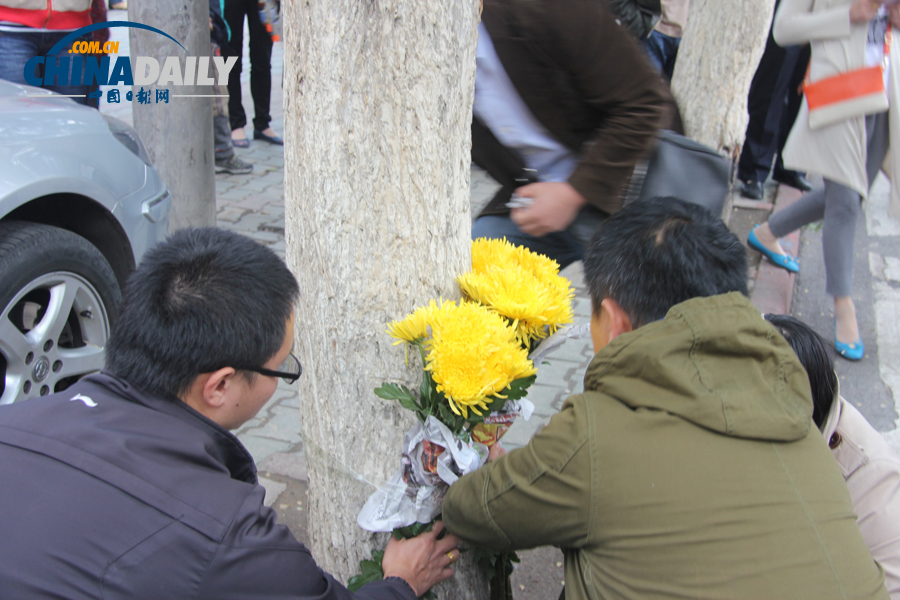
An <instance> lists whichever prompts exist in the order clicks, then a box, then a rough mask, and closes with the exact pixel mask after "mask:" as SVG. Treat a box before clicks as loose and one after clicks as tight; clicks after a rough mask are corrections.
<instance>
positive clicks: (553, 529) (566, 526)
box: [443, 396, 594, 550]
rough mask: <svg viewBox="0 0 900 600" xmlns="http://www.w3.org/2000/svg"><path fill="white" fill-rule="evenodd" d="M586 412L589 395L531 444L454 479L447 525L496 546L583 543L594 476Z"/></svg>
mask: <svg viewBox="0 0 900 600" xmlns="http://www.w3.org/2000/svg"><path fill="white" fill-rule="evenodd" d="M584 409H585V405H584V398H583V397H579V396H576V397H574V398H570V399H569V400H567V401H566V403H565V405H564V406H563V408H562V410H561V411H560V412H559V414H557V415H555V416H554V417H553V418H552V419H551V420H550V423H548V424H547V426H546V427H544V429H542V430H541V431H540V432H539V433H538V434H537V435H535V436H534V438H533V439H532V440H531V442H529V444H528V445H527V446H525V447H524V448H520V449H518V450H513V451H512V452H510V453H509V454H507V455H506V456H504V457H502V458H500V459H499V460H496V461H494V462H492V463H489V464H487V465H485V466H484V467H482V468H481V469H479V470H477V471H475V472H474V473H471V474H469V475H466V476H465V477H462V478H461V479H460V480H459V481H457V482H456V483H454V484H453V485H452V486H451V487H450V490H449V491H448V492H447V495H446V497H445V498H444V511H443V519H444V524H445V525H446V526H447V529H448V530H449V531H450V532H451V533H453V534H454V535H456V536H458V537H459V538H461V539H463V540H465V541H467V542H469V543H471V544H474V545H476V546H480V547H484V548H490V549H493V550H516V549H519V548H533V547H535V546H547V545H552V546H562V547H569V548H572V547H575V548H577V547H580V546H583V545H584V544H585V541H586V540H587V537H588V531H589V525H590V524H589V517H590V514H591V491H592V490H591V486H592V481H593V480H594V478H592V477H591V476H590V475H591V464H590V463H591V459H590V443H589V436H588V426H587V416H586V414H584V413H585V410H584Z"/></svg>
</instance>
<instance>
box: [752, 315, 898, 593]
mask: <svg viewBox="0 0 900 600" xmlns="http://www.w3.org/2000/svg"><path fill="white" fill-rule="evenodd" d="M766 320H767V321H769V322H770V323H771V324H772V325H774V326H775V328H776V329H777V330H778V332H779V333H780V334H781V335H782V336H784V339H786V340H787V342H788V344H790V345H791V348H792V349H793V350H794V353H795V354H796V355H797V358H799V359H800V364H802V365H803V368H804V369H805V370H806V374H807V375H808V376H809V386H810V388H811V389H812V399H813V421H815V423H816V427H818V428H819V431H821V432H822V435H823V436H824V437H825V441H826V442H828V446H829V448H831V453H832V455H834V458H835V460H837V462H838V465H840V467H841V473H843V475H844V480H845V481H846V482H847V488H848V489H849V490H850V499H851V500H852V501H853V511H854V512H855V513H856V515H857V517H856V520H857V523H858V524H859V530H860V532H861V533H862V536H863V539H864V540H865V541H866V545H867V546H868V547H869V551H870V552H871V553H872V558H874V559H875V561H876V562H877V563H878V564H879V565H881V567H882V568H883V569H884V585H885V587H886V588H887V591H888V592H889V593H890V595H891V599H892V600H900V456H898V455H897V452H896V451H895V450H894V449H893V448H891V447H890V446H889V445H888V443H887V442H886V441H885V440H884V438H883V437H881V434H880V433H878V432H877V431H876V430H875V428H874V427H872V426H871V425H870V424H869V422H868V421H867V420H866V418H865V417H864V416H862V414H861V413H860V412H859V411H858V410H856V408H855V407H854V406H853V405H852V404H851V403H849V402H847V401H846V400H844V398H843V397H842V396H841V395H840V389H839V387H838V378H837V373H835V372H834V365H833V364H832V363H831V359H830V358H829V356H828V351H827V350H826V346H825V341H824V340H823V339H822V338H821V337H820V336H819V334H818V333H816V332H815V331H813V330H812V328H811V327H810V326H809V325H807V324H806V323H804V322H803V321H800V320H798V319H795V318H794V317H791V316H788V315H771V314H770V315H766Z"/></svg>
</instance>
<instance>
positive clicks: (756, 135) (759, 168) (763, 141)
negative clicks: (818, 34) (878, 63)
mask: <svg viewBox="0 0 900 600" xmlns="http://www.w3.org/2000/svg"><path fill="white" fill-rule="evenodd" d="M776 8H777V4H776ZM808 64H809V45H808V44H807V45H804V46H788V47H786V48H782V47H781V46H779V45H778V44H777V43H775V38H773V37H772V30H771V28H770V29H769V39H768V40H767V41H766V49H765V51H764V52H763V55H762V58H761V59H760V61H759V66H758V67H757V68H756V74H755V75H754V76H753V81H752V82H751V84H750V94H749V95H748V97H747V112H748V113H749V114H750V122H749V123H748V125H747V136H746V139H745V140H744V149H743V151H742V152H741V159H740V161H739V162H738V178H739V179H740V180H741V181H753V180H756V181H758V182H760V183H762V182H763V181H765V180H766V178H767V177H768V176H769V170H770V169H771V168H772V159H773V158H774V157H775V154H776V153H777V154H778V158H777V162H776V163H775V173H776V174H778V173H780V172H782V171H784V164H783V163H782V160H781V150H782V149H783V148H784V143H785V141H787V137H788V134H789V133H790V132H791V128H792V127H793V126H794V121H795V120H796V119H797V113H798V112H799V110H800V103H801V102H802V101H803V95H802V94H800V93H799V92H798V91H797V90H798V88H799V86H800V84H801V83H802V82H803V78H804V76H805V75H806V67H807V65H808Z"/></svg>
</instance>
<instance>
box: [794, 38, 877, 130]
mask: <svg viewBox="0 0 900 600" xmlns="http://www.w3.org/2000/svg"><path fill="white" fill-rule="evenodd" d="M891 38H892V35H891V29H890V27H888V30H887V31H886V32H885V34H884V59H883V60H882V61H881V63H880V64H878V65H875V66H871V67H864V68H862V69H855V70H853V71H848V72H846V73H841V74H839V75H833V76H831V77H826V78H825V79H820V80H819V81H816V82H815V83H810V82H809V71H808V70H807V72H806V81H805V82H804V84H803V92H804V93H805V94H806V104H807V106H808V107H809V128H810V129H819V128H821V127H826V126H828V125H833V124H835V123H838V122H840V121H844V120H846V119H850V118H853V117H860V116H864V115H874V114H877V113H880V112H884V111H886V110H887V109H888V95H887V90H886V89H885V83H884V71H885V69H886V68H887V64H888V59H889V57H890V55H891V54H890V51H891Z"/></svg>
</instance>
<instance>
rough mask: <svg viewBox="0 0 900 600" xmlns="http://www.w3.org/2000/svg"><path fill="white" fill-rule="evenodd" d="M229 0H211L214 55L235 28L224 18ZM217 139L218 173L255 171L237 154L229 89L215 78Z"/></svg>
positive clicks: (211, 38)
mask: <svg viewBox="0 0 900 600" xmlns="http://www.w3.org/2000/svg"><path fill="white" fill-rule="evenodd" d="M224 3H225V0H209V38H210V44H211V56H221V48H222V46H224V45H225V44H227V43H228V40H229V38H230V37H231V31H230V30H229V28H228V23H226V22H225V20H224V19H223V18H222V8H223V6H222V5H223V4H224ZM213 95H214V96H215V97H214V98H213V140H214V142H215V152H216V173H231V174H232V175H245V174H247V173H252V172H253V165H252V164H250V163H248V162H247V161H245V160H242V159H240V158H238V157H237V156H236V155H235V154H234V145H233V144H232V143H231V121H230V120H229V118H228V104H227V103H228V100H227V98H224V97H223V96H227V95H228V89H227V88H226V87H225V86H223V85H220V84H219V79H218V78H214V79H213Z"/></svg>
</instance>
